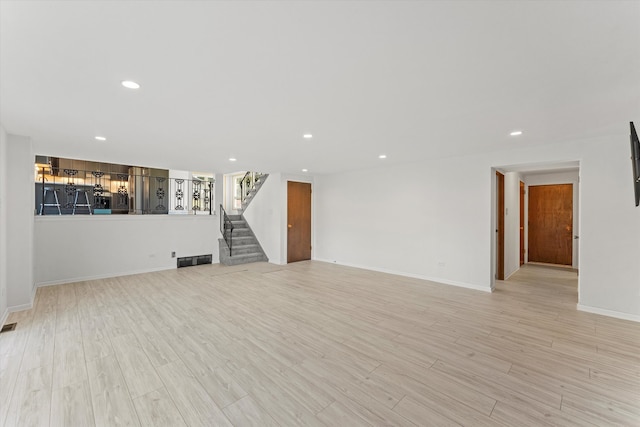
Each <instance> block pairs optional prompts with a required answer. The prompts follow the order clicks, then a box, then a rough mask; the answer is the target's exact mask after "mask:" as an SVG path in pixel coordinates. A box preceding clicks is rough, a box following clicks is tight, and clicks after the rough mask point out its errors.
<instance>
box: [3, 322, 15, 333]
mask: <svg viewBox="0 0 640 427" xmlns="http://www.w3.org/2000/svg"><path fill="white" fill-rule="evenodd" d="M16 325H17V323H15V322H14V323H7V324H6V325H4V326H3V327H2V329H0V333H2V332H9V331H13V330H14V329H15V328H16Z"/></svg>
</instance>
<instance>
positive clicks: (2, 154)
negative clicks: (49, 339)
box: [0, 125, 9, 326]
mask: <svg viewBox="0 0 640 427" xmlns="http://www.w3.org/2000/svg"><path fill="white" fill-rule="evenodd" d="M8 163H9V162H8V161H7V133H6V132H5V130H4V128H3V127H2V126H1V125H0V326H1V325H2V324H4V321H5V319H6V316H7V314H8V312H7V204H6V198H7V185H6V180H7V169H8V167H9V166H8Z"/></svg>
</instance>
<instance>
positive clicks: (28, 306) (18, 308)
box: [7, 286, 38, 313]
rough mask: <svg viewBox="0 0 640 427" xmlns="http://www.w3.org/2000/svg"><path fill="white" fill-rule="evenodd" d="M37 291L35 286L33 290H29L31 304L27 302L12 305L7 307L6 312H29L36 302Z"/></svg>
mask: <svg viewBox="0 0 640 427" xmlns="http://www.w3.org/2000/svg"><path fill="white" fill-rule="evenodd" d="M37 290H38V288H37V287H36V286H34V287H33V289H32V290H31V302H28V303H26V304H20V305H14V306H12V307H7V312H8V313H15V312H16V311H22V310H31V309H32V308H33V303H34V301H35V300H36V291H37Z"/></svg>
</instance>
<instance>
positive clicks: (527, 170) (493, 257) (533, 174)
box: [487, 159, 582, 298]
mask: <svg viewBox="0 0 640 427" xmlns="http://www.w3.org/2000/svg"><path fill="white" fill-rule="evenodd" d="M571 171H577V173H578V175H577V177H575V176H574V177H573V178H569V177H568V176H564V177H562V176H561V175H563V174H564V173H568V172H571ZM496 172H500V173H503V174H504V173H507V172H517V173H519V174H520V176H521V177H523V178H524V179H523V181H524V183H525V191H527V197H525V201H524V202H525V251H526V252H525V263H526V262H528V251H529V247H528V246H529V242H528V241H527V234H528V231H529V230H528V224H527V222H528V215H527V210H528V188H529V184H531V185H541V184H543V182H541V181H539V178H540V177H539V175H549V179H551V175H557V177H553V178H554V179H553V180H549V181H545V182H544V184H573V191H574V199H573V200H574V202H573V221H574V224H573V231H574V235H575V236H579V235H580V229H581V220H582V215H581V214H582V197H581V195H582V184H581V182H580V174H581V172H582V165H581V161H580V159H573V160H562V161H557V162H549V161H547V162H539V163H515V164H513V163H512V164H504V165H496V166H491V167H490V174H491V175H490V176H489V180H490V189H489V191H490V196H491V203H490V221H489V224H487V225H488V228H487V232H488V233H489V247H488V248H487V249H488V250H489V269H488V273H489V283H490V287H491V291H492V292H493V291H494V290H495V282H496V270H497V269H496V265H497V238H496V237H497V236H496V234H497V233H496V221H497V218H496V217H497V213H496V211H497V196H498V194H497V193H498V191H497V175H496ZM509 232H511V231H509ZM513 232H517V230H515V231H513ZM580 240H581V239H579V238H577V237H576V238H575V239H574V241H573V250H574V252H573V263H574V264H573V266H572V267H573V269H574V270H576V271H578V269H579V268H580V265H581V264H582V259H581V256H580V252H581V246H580V245H581V244H582V243H581V241H580ZM580 284H581V280H580V276H578V298H580V288H581V286H580Z"/></svg>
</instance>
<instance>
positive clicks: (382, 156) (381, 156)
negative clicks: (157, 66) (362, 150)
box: [378, 154, 387, 159]
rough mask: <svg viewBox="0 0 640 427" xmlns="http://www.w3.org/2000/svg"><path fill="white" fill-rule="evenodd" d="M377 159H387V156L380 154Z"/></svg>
mask: <svg viewBox="0 0 640 427" xmlns="http://www.w3.org/2000/svg"><path fill="white" fill-rule="evenodd" d="M378 158H379V159H386V158H387V155H386V154H380V155H379V156H378Z"/></svg>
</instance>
